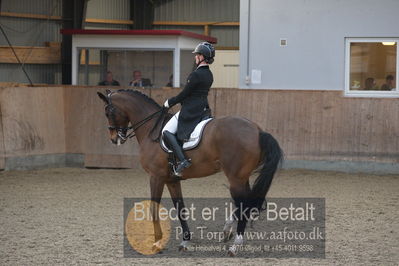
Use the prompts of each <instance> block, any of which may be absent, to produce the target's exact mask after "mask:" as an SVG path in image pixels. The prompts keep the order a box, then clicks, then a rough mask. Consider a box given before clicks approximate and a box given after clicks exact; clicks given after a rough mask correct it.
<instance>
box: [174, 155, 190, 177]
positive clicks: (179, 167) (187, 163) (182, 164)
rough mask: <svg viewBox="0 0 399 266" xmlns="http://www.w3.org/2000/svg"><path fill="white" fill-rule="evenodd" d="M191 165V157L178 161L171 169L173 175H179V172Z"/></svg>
mask: <svg viewBox="0 0 399 266" xmlns="http://www.w3.org/2000/svg"><path fill="white" fill-rule="evenodd" d="M190 166H191V159H184V160H183V161H181V162H179V163H178V165H177V167H176V168H175V169H173V170H174V171H173V172H174V173H173V174H174V175H175V176H181V175H182V174H181V172H182V171H183V170H184V169H185V168H188V167H190Z"/></svg>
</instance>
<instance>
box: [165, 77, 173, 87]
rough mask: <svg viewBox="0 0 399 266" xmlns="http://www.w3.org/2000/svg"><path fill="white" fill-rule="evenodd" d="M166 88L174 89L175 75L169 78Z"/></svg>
mask: <svg viewBox="0 0 399 266" xmlns="http://www.w3.org/2000/svg"><path fill="white" fill-rule="evenodd" d="M165 87H173V74H172V75H170V76H169V82H168V84H166V86H165Z"/></svg>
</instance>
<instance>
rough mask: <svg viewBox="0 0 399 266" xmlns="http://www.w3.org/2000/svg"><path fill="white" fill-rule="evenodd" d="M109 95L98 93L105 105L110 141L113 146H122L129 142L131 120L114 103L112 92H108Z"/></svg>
mask: <svg viewBox="0 0 399 266" xmlns="http://www.w3.org/2000/svg"><path fill="white" fill-rule="evenodd" d="M106 93H107V95H104V94H102V93H101V92H97V94H98V97H100V99H101V100H103V101H104V103H105V116H106V117H107V119H108V125H109V126H108V129H109V133H110V139H111V142H112V143H113V144H117V145H121V144H123V143H125V141H126V140H127V136H126V134H127V132H128V130H129V118H128V116H127V114H126V113H125V112H124V111H122V110H121V108H118V107H117V106H116V105H115V104H113V103H112V100H111V96H112V92H111V91H110V90H106Z"/></svg>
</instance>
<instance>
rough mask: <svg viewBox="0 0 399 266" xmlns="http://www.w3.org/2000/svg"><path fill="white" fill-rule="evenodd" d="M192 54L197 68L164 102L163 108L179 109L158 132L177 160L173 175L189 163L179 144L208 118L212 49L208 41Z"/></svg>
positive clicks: (213, 53)
mask: <svg viewBox="0 0 399 266" xmlns="http://www.w3.org/2000/svg"><path fill="white" fill-rule="evenodd" d="M193 54H195V63H196V65H197V68H196V69H195V70H194V71H193V72H192V73H191V74H190V75H189V76H188V79H187V84H186V86H185V87H184V89H183V90H182V91H181V92H180V93H179V94H178V95H177V96H175V97H172V98H170V99H168V100H166V102H165V103H164V107H166V108H170V107H172V106H174V105H175V104H178V103H180V104H181V110H180V111H179V112H178V113H176V114H175V115H174V116H173V117H172V118H171V119H170V120H169V121H168V123H167V124H166V126H165V128H164V129H163V131H162V135H163V140H164V141H165V143H166V144H167V146H168V147H169V149H171V150H172V151H173V153H174V154H175V156H176V157H177V158H178V160H179V163H178V165H177V167H176V171H175V174H176V175H177V176H180V175H181V172H182V171H183V169H184V168H187V167H189V166H190V165H191V160H190V159H187V158H186V156H185V155H184V153H183V148H182V147H181V145H182V144H183V143H184V142H185V141H187V140H188V139H189V138H190V135H191V133H192V132H193V130H194V128H195V126H196V125H197V124H198V123H199V122H201V121H202V120H203V119H205V118H207V117H210V115H211V111H210V109H209V104H208V98H207V97H208V92H209V89H210V87H211V86H212V83H213V75H212V72H211V71H210V70H209V65H210V64H212V63H213V61H214V59H213V58H214V56H215V48H214V47H213V45H212V44H210V43H208V42H202V43H200V44H198V45H197V47H196V48H195V50H194V51H193ZM176 133H177V134H176ZM175 134H176V135H175Z"/></svg>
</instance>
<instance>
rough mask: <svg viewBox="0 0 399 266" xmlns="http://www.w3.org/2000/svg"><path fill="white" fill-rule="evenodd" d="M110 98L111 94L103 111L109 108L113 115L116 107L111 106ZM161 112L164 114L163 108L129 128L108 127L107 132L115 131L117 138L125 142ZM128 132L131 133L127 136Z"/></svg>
mask: <svg viewBox="0 0 399 266" xmlns="http://www.w3.org/2000/svg"><path fill="white" fill-rule="evenodd" d="M110 96H111V94H110V95H108V99H109V103H108V104H107V105H105V109H107V108H109V112H111V114H113V112H114V111H115V110H116V107H115V106H114V105H113V104H112V102H111V97H110ZM161 112H164V109H163V108H161V109H160V110H158V111H156V112H154V113H152V114H151V115H149V116H147V117H146V118H144V119H143V120H140V121H139V122H137V123H134V124H133V125H131V126H127V127H117V126H108V129H109V130H116V133H117V135H118V137H119V138H120V139H121V140H123V141H126V140H127V139H128V138H133V137H135V136H136V130H137V129H139V128H140V127H142V126H143V125H145V124H146V123H147V122H148V121H150V120H151V119H153V118H154V117H155V116H156V115H157V114H159V113H161ZM112 120H114V117H112ZM112 122H115V121H112ZM129 130H132V131H131V132H130V133H129V134H128V132H129Z"/></svg>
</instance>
